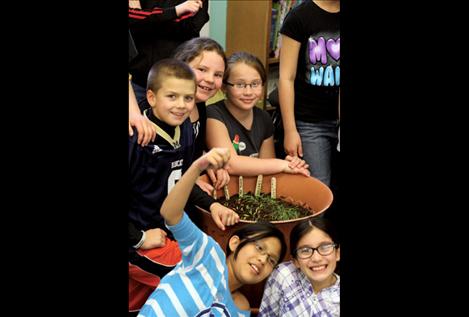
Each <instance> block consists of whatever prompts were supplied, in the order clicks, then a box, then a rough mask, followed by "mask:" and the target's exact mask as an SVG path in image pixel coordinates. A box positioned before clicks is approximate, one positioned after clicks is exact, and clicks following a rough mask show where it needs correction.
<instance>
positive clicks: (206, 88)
mask: <svg viewBox="0 0 469 317" xmlns="http://www.w3.org/2000/svg"><path fill="white" fill-rule="evenodd" d="M199 88H200V89H202V90H205V91H210V90H212V89H211V88H208V87H202V86H199Z"/></svg>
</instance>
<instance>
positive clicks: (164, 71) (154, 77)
mask: <svg viewBox="0 0 469 317" xmlns="http://www.w3.org/2000/svg"><path fill="white" fill-rule="evenodd" d="M168 77H174V78H178V79H188V80H192V81H194V85H196V83H195V74H194V72H193V71H192V68H190V67H189V66H188V65H187V64H186V63H184V62H181V61H179V60H177V59H175V58H165V59H162V60H159V61H157V62H156V63H155V64H153V66H152V67H151V69H150V72H149V73H148V79H147V90H151V91H153V92H154V93H156V92H157V91H158V90H159V89H160V88H161V86H162V84H163V81H164V80H165V79H167V78H168ZM196 87H197V86H196Z"/></svg>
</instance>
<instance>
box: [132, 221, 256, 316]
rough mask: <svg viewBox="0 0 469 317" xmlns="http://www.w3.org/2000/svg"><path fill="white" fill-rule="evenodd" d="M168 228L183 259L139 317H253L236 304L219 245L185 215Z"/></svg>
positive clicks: (161, 283) (160, 285)
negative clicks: (177, 244)
mask: <svg viewBox="0 0 469 317" xmlns="http://www.w3.org/2000/svg"><path fill="white" fill-rule="evenodd" d="M167 227H168V229H169V230H171V232H172V233H173V235H174V237H175V239H176V240H177V241H178V243H179V247H180V248H181V250H182V260H181V262H179V263H178V264H177V266H176V267H175V268H174V269H173V270H172V271H171V272H170V273H168V274H167V275H166V276H165V277H163V279H162V280H161V282H160V284H159V286H158V288H157V289H156V290H155V291H154V292H153V293H152V294H151V295H150V297H149V298H148V299H147V301H146V303H145V305H144V306H143V307H142V309H141V310H140V314H139V315H138V316H139V317H152V316H158V317H165V316H166V317H175V316H184V317H195V316H197V317H203V316H207V317H208V316H216V317H225V316H230V317H248V316H250V311H246V310H240V309H238V308H237V307H236V306H235V303H234V302H233V298H232V297H231V292H230V290H229V285H228V267H227V266H226V256H225V253H224V252H223V250H222V249H221V247H220V246H219V245H218V243H217V242H215V240H213V238H212V237H209V236H207V235H206V234H205V233H203V232H202V231H201V230H200V229H199V228H198V227H197V226H196V225H194V224H193V223H192V221H191V220H190V219H189V217H188V216H187V215H186V214H185V213H184V215H183V217H182V219H181V221H180V222H179V223H178V224H176V225H174V226H167Z"/></svg>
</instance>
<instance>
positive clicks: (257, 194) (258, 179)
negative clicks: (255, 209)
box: [254, 174, 262, 196]
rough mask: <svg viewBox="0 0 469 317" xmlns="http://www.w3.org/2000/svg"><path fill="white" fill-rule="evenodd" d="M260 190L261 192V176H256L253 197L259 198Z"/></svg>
mask: <svg viewBox="0 0 469 317" xmlns="http://www.w3.org/2000/svg"><path fill="white" fill-rule="evenodd" d="M261 190H262V174H261V175H258V176H257V182H256V191H255V193H254V196H259V195H260V194H261Z"/></svg>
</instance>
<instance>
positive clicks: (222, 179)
mask: <svg viewBox="0 0 469 317" xmlns="http://www.w3.org/2000/svg"><path fill="white" fill-rule="evenodd" d="M207 175H208V177H210V180H211V181H212V184H213V186H214V187H215V188H216V189H220V188H223V186H225V185H227V184H228V183H229V182H230V174H228V171H227V170H225V169H218V170H216V171H215V172H214V171H213V170H211V169H209V170H207ZM212 191H213V189H212Z"/></svg>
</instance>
